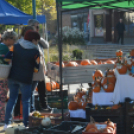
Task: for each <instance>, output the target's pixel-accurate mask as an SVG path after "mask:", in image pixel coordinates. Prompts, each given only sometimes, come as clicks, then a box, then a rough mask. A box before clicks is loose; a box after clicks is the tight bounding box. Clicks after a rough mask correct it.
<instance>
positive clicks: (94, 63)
mask: <svg viewBox="0 0 134 134" xmlns="http://www.w3.org/2000/svg"><path fill="white" fill-rule="evenodd" d="M90 62H91V64H92V65H97V64H98V63H97V62H96V61H95V60H91V61H90Z"/></svg>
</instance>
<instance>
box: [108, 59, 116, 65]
mask: <svg viewBox="0 0 134 134" xmlns="http://www.w3.org/2000/svg"><path fill="white" fill-rule="evenodd" d="M106 63H107V64H114V63H115V62H114V61H113V60H107V61H106Z"/></svg>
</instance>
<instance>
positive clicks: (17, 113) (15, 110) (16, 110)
mask: <svg viewBox="0 0 134 134" xmlns="http://www.w3.org/2000/svg"><path fill="white" fill-rule="evenodd" d="M20 102H21V94H19V95H18V100H17V103H16V106H15V108H14V116H20Z"/></svg>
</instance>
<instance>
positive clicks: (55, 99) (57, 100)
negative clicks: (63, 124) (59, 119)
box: [46, 96, 68, 109]
mask: <svg viewBox="0 0 134 134" xmlns="http://www.w3.org/2000/svg"><path fill="white" fill-rule="evenodd" d="M46 100H47V102H48V105H49V106H50V107H51V108H58V109H62V99H61V97H59V96H47V97H46ZM63 109H68V96H64V97H63Z"/></svg>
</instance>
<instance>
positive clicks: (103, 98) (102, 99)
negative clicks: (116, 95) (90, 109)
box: [92, 89, 113, 106]
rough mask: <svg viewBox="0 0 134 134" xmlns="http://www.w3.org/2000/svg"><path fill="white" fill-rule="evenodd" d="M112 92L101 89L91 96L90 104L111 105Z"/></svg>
mask: <svg viewBox="0 0 134 134" xmlns="http://www.w3.org/2000/svg"><path fill="white" fill-rule="evenodd" d="M112 100H113V92H110V93H108V92H105V91H104V90H103V89H101V91H100V92H99V93H94V92H93V96H92V104H93V105H96V104H98V105H102V106H103V105H113V102H112Z"/></svg>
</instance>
